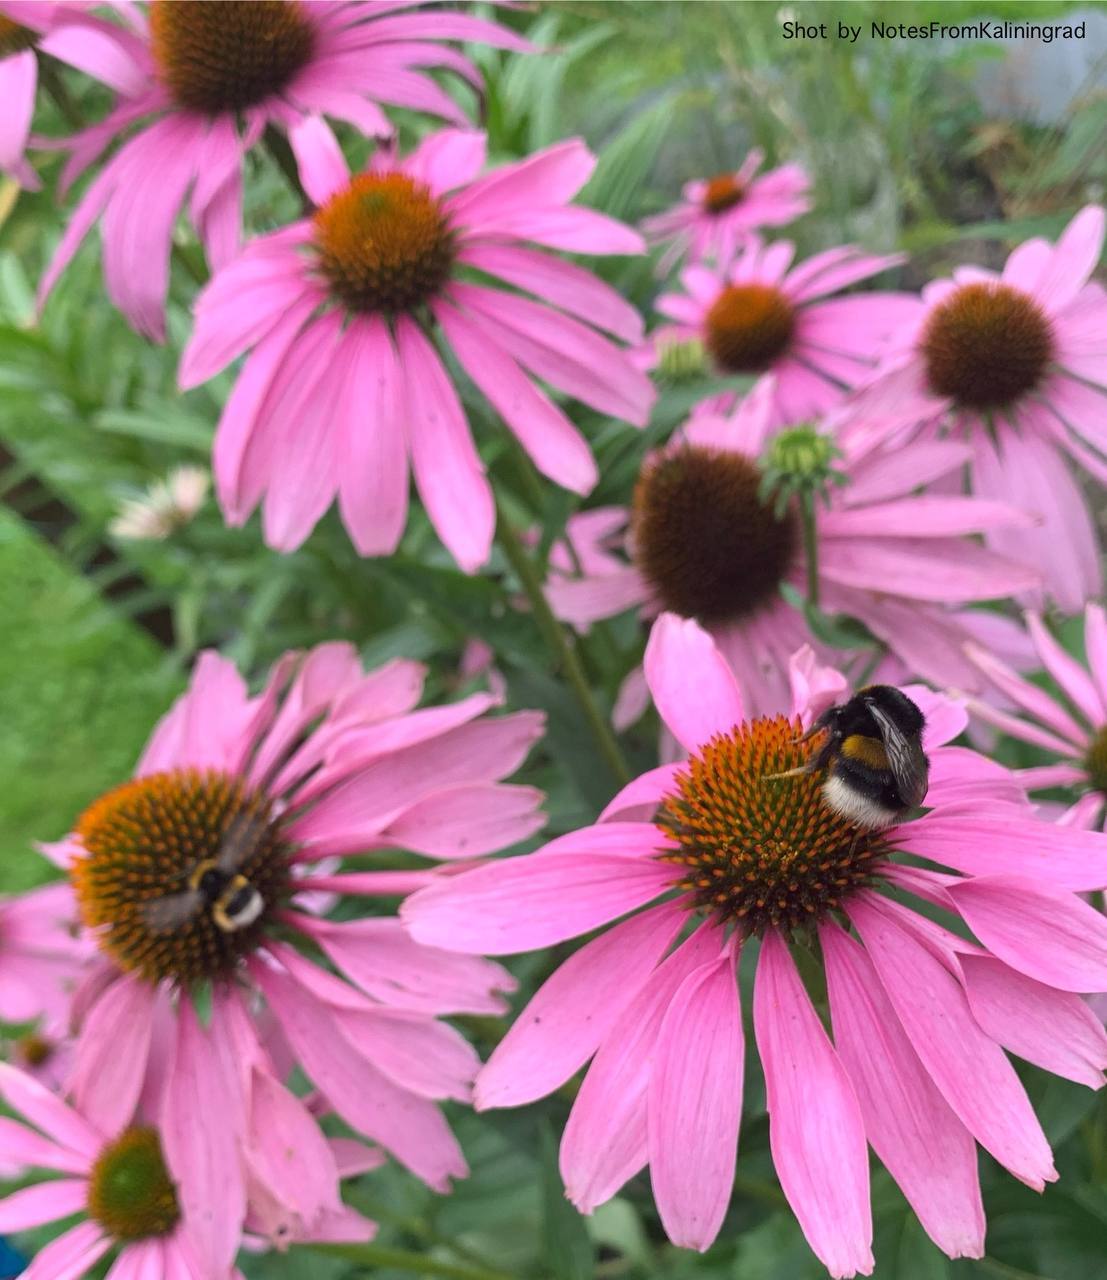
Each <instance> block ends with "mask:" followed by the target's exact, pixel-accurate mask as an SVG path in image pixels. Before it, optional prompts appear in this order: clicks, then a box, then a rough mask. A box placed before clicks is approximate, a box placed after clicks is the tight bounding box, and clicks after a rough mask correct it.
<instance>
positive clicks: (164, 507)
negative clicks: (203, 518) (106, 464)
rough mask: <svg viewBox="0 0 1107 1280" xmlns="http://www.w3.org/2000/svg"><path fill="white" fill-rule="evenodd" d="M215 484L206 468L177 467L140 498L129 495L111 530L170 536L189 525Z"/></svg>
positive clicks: (118, 534) (120, 535)
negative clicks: (210, 487)
mask: <svg viewBox="0 0 1107 1280" xmlns="http://www.w3.org/2000/svg"><path fill="white" fill-rule="evenodd" d="M210 483H211V480H210V477H209V476H208V473H207V471H205V470H204V468H203V467H174V469H173V470H172V471H171V472H170V473H169V474H168V475H167V476H166V477H165V479H164V480H157V481H155V482H154V483H153V484H152V485H151V486H150V487H149V489H147V491H146V492H145V493H144V494H143V495H142V497H140V498H128V499H127V501H126V502H124V503H123V505H122V506H121V507H120V509H119V514H118V515H117V516H115V518H114V519H113V520H112V522H111V524H110V525H109V526H108V529H109V531H110V532H111V533H113V534H115V536H116V537H117V538H156V539H162V538H168V537H169V536H170V535H171V534H173V533H175V532H176V531H177V530H178V529H180V528H182V527H183V526H184V525H186V524H188V523H189V521H190V520H191V519H192V518H193V517H194V516H195V514H196V512H197V511H199V510H200V507H201V505H202V503H203V501H204V498H205V497H206V496H207V492H208V486H209V484H210Z"/></svg>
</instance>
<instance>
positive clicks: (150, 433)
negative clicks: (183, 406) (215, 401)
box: [92, 404, 212, 457]
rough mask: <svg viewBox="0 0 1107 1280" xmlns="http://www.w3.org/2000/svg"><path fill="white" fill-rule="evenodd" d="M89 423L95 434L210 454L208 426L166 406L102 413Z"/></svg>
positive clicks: (105, 411) (159, 405)
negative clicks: (170, 445)
mask: <svg viewBox="0 0 1107 1280" xmlns="http://www.w3.org/2000/svg"><path fill="white" fill-rule="evenodd" d="M92 421H93V425H94V426H96V427H97V428H98V429H99V430H101V431H108V432H111V433H112V434H114V435H122V436H131V437H132V438H133V439H135V440H150V441H153V442H155V443H157V444H173V445H178V446H180V447H181V448H185V449H191V450H193V451H194V452H196V453H200V454H203V455H204V456H205V457H207V455H208V454H209V453H210V452H211V434H212V430H211V424H210V423H207V422H204V421H203V419H200V418H194V417H193V416H192V415H191V414H186V413H181V412H180V410H175V409H171V408H170V407H169V406H168V405H166V404H158V405H156V406H154V407H151V408H150V409H105V410H104V411H103V412H101V413H98V414H96V415H95V416H94V417H93V420H92Z"/></svg>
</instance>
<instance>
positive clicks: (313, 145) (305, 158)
mask: <svg viewBox="0 0 1107 1280" xmlns="http://www.w3.org/2000/svg"><path fill="white" fill-rule="evenodd" d="M288 140H289V142H290V143H291V144H292V151H293V154H294V155H295V157H296V167H297V168H298V169H299V171H300V181H301V182H302V183H303V184H304V190H305V191H306V192H307V193H308V195H309V196H310V197H311V199H312V201H313V202H314V203H315V204H316V205H321V204H325V203H326V202H327V201H328V200H329V199H330V197H331V196H333V195H334V193H335V192H336V191H340V190H341V189H342V188H343V187H344V186H346V184H347V183H348V182H349V181H350V170H349V167H348V166H347V164H346V159H345V157H344V156H343V154H342V148H341V147H340V146H339V145H338V139H337V138H336V137H335V136H334V134H333V133H332V132H331V129H330V126H329V125H328V124H327V123H326V121H324V120H323V119H322V118H321V117H320V116H305V117H304V118H303V119H302V120H298V121H296V123H295V124H293V125H292V127H291V128H290V129H289V130H288Z"/></svg>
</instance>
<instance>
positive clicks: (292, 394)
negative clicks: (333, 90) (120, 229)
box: [180, 121, 653, 570]
mask: <svg viewBox="0 0 1107 1280" xmlns="http://www.w3.org/2000/svg"><path fill="white" fill-rule="evenodd" d="M309 123H312V124H313V125H314V127H313V128H310V129H309V128H307V127H305V128H304V129H302V130H300V131H299V133H297V134H295V135H294V137H293V142H294V144H295V145H296V146H297V147H298V148H299V151H300V157H301V170H302V172H303V174H304V180H305V185H306V186H307V189H308V193H309V194H310V195H311V197H312V199H313V200H315V201H316V202H317V204H318V206H319V207H318V209H317V211H316V213H315V214H314V216H313V217H311V218H310V219H306V220H304V221H302V222H297V223H295V224H293V225H292V226H289V227H286V228H285V229H284V230H282V231H277V232H274V233H273V234H271V235H267V236H262V237H260V238H258V239H257V240H255V241H253V242H252V243H251V244H250V245H249V246H248V247H247V248H246V250H245V251H244V252H243V253H242V254H241V256H240V257H239V258H238V259H237V260H236V261H235V262H233V263H232V264H231V265H230V266H229V267H226V268H225V269H224V270H223V271H220V272H219V273H218V274H217V275H216V276H215V278H214V280H213V281H212V282H211V283H210V284H209V285H208V286H207V288H206V289H205V290H204V291H203V292H202V293H201V295H200V297H199V300H198V302H197V304H196V329H195V332H194V334H193V337H192V340H191V341H190V343H189V345H188V347H187V348H186V350H185V353H184V357H183V359H182V364H181V372H180V380H181V385H182V386H184V387H191V386H195V385H196V384H197V383H200V382H203V381H205V380H206V379H207V378H210V377H212V375H213V374H215V373H217V372H218V371H219V370H220V369H221V368H223V366H224V365H226V364H228V363H229V362H230V361H231V360H233V359H234V358H235V357H236V356H238V355H240V354H241V353H242V352H244V351H250V355H249V358H248V359H247V361H246V363H245V365H244V366H243V368H242V372H241V373H240V375H239V378H238V382H237V384H236V386H235V389H234V390H233V392H232V393H231V396H230V398H229V399H228V401H227V404H226V407H225V408H224V411H223V416H222V418H221V420H220V423H219V428H218V432H217V435H216V441H215V482H216V490H217V492H218V495H219V500H220V503H221V504H222V507H223V510H224V512H225V514H226V516H227V518H228V519H229V520H230V521H231V522H232V523H234V524H241V523H243V522H244V521H245V520H246V519H247V517H248V516H249V515H250V513H251V511H253V509H254V508H255V507H256V506H257V504H258V503H259V501H262V500H263V498H264V502H263V509H262V527H263V530H264V534H265V539H266V541H267V542H268V543H269V545H270V546H273V547H276V548H278V549H279V550H291V549H293V548H295V547H297V546H299V545H300V543H302V542H303V540H304V539H305V538H306V537H307V535H308V534H309V533H310V531H311V530H312V528H313V527H314V526H315V524H316V522H317V521H318V520H319V518H320V517H321V516H322V514H323V513H324V512H325V511H326V509H327V508H328V507H329V506H330V505H331V502H332V501H333V500H334V498H335V497H336V496H337V498H338V507H339V512H340V514H341V516H342V520H343V523H344V524H345V526H346V528H347V530H348V531H349V534H350V537H351V538H352V539H353V542H354V545H355V546H356V547H357V549H358V550H359V551H360V552H361V553H362V554H363V555H387V554H389V553H390V552H392V551H394V550H395V548H396V546H397V544H398V542H399V540H400V536H401V534H402V533H403V530H404V525H405V522H406V518H407V499H408V467H409V462H410V467H411V469H412V470H413V471H414V473H415V483H416V486H417V488H418V490H419V495H420V497H421V498H422V500H423V505H424V506H425V508H426V510H427V514H428V515H429V516H430V520H431V523H432V524H433V525H434V527H435V529H436V530H437V531H438V534H439V536H440V537H441V538H442V541H443V542H444V543H445V544H446V546H447V548H448V549H449V550H450V552H451V553H452V554H453V556H454V558H455V559H456V560H457V562H458V564H459V565H461V566H462V568H464V569H466V570H473V569H476V568H477V567H478V566H479V565H481V564H483V563H484V561H485V560H486V559H487V557H488V553H489V549H490V546H491V542H492V534H493V528H494V525H495V510H494V504H493V498H492V490H491V487H490V485H489V483H488V480H487V478H486V477H485V474H484V465H483V463H482V462H481V459H480V457H479V455H478V453H477V451H476V448H475V446H474V444H473V438H472V435H471V433H470V430H469V423H468V420H467V418H466V415H465V412H464V410H463V409H462V406H461V401H460V399H459V398H458V393H457V390H456V389H455V387H454V384H453V381H452V379H451V376H450V374H449V373H448V372H447V369H446V366H445V364H444V363H443V359H442V355H441V353H440V352H439V350H438V347H437V346H436V343H435V341H434V340H433V338H432V337H431V336H430V335H431V333H433V334H435V335H437V337H439V338H440V339H441V341H442V343H443V344H444V345H445V346H446V347H447V348H449V350H450V351H451V352H452V354H453V355H454V356H455V357H456V358H457V361H458V363H459V364H460V366H461V368H462V370H463V371H464V372H465V373H466V374H467V375H468V377H469V378H470V379H471V380H472V382H473V383H475V385H476V387H477V389H478V390H479V391H480V392H481V394H482V395H483V396H484V397H485V399H486V400H488V401H489V403H490V404H491V405H492V408H493V409H494V410H495V411H496V412H497V413H498V414H500V415H501V416H502V417H503V419H504V421H505V422H506V424H507V426H508V427H509V429H510V430H511V431H513V432H514V433H515V435H516V436H517V437H518V439H519V442H520V443H521V444H522V446H523V448H524V449H526V451H527V452H528V453H529V454H530V456H531V457H532V458H533V460H534V463H535V465H536V466H537V467H538V469H539V470H540V471H541V472H542V473H543V474H544V475H546V476H548V477H549V478H550V479H551V480H553V481H555V482H556V483H557V484H561V485H564V486H565V487H566V488H568V489H572V490H573V491H574V492H577V493H587V492H588V491H589V490H590V489H591V488H592V486H593V485H594V484H595V482H596V466H595V462H594V461H593V459H592V454H591V451H590V449H589V446H588V444H587V442H586V440H585V439H584V437H583V436H582V435H581V434H580V432H579V431H578V430H577V428H576V427H575V426H574V425H573V424H572V423H571V422H570V420H569V418H568V417H567V416H566V414H565V413H564V412H563V411H562V409H561V408H560V407H559V406H558V405H556V404H555V403H554V402H553V400H552V399H551V398H550V397H549V396H548V395H547V394H546V392H545V391H544V390H542V389H541V388H540V387H539V386H538V385H537V383H536V381H535V379H541V380H542V381H543V382H546V383H548V384H549V385H550V386H552V387H554V388H556V389H557V390H558V391H561V392H564V393H565V394H566V395H569V396H572V397H574V398H575V399H578V400H580V401H582V402H583V403H585V404H587V405H590V406H591V407H593V408H594V409H597V410H599V411H600V412H602V413H608V414H611V415H613V416H614V417H617V418H622V419H625V420H626V421H628V422H632V423H634V424H635V425H637V426H641V425H643V424H644V422H645V421H646V418H647V416H648V413H649V407H650V404H651V403H652V400H653V389H652V387H651V385H650V381H649V379H648V378H647V377H646V376H645V375H644V374H643V373H641V372H640V371H639V370H637V369H635V368H633V367H632V365H631V364H630V362H629V359H628V357H627V356H626V354H625V353H624V351H623V350H622V349H620V347H618V346H617V345H616V344H615V343H614V342H612V341H611V339H610V338H608V337H605V336H604V334H603V333H601V332H600V331H601V330H606V331H607V332H608V333H610V334H612V335H614V336H615V337H616V338H622V339H625V340H627V341H634V340H635V339H636V337H637V336H638V335H639V333H640V326H641V321H640V319H639V316H638V313H637V312H636V311H635V310H634V308H633V307H631V306H630V305H629V304H628V303H626V302H624V301H623V299H622V298H621V297H620V296H619V295H618V294H617V293H616V292H615V291H614V290H613V289H611V288H609V287H608V286H607V285H605V284H603V283H602V282H601V281H600V280H598V279H597V278H596V277H595V276H593V275H591V274H589V273H588V272H587V271H585V270H584V269H583V268H581V267H579V266H575V265H572V264H570V263H568V262H564V261H561V260H560V259H558V258H556V257H552V256H551V255H549V254H547V253H545V252H543V249H560V250H568V251H571V252H574V253H605V254H606V253H637V252H639V251H640V249H641V241H640V239H639V237H638V235H637V234H636V233H635V232H633V231H630V230H629V229H628V228H626V227H624V226H623V225H622V224H621V223H618V222H614V221H612V220H611V219H610V218H606V217H604V216H603V215H602V214H599V213H595V212H593V211H592V210H591V209H585V208H577V207H574V206H572V205H571V204H570V203H569V202H570V201H571V200H572V198H573V197H574V196H575V195H576V194H577V192H578V191H579V190H580V188H581V187H582V186H583V185H584V183H585V182H586V181H587V180H588V177H589V175H590V174H591V172H592V170H593V168H594V166H595V158H594V157H593V156H592V154H591V153H590V152H589V151H588V149H587V148H586V147H585V146H584V145H583V143H581V142H579V141H570V142H565V143H560V144H558V145H557V146H553V147H549V148H547V149H546V150H545V151H540V152H537V153H536V154H534V155H532V156H528V157H527V159H525V160H520V161H518V162H516V163H515V164H509V165H504V166H502V167H501V168H499V169H496V170H494V171H493V172H491V173H489V174H486V175H485V176H483V177H480V176H478V175H479V174H480V171H481V169H482V168H483V166H484V158H485V136H484V134H482V133H476V132H462V131H459V130H452V129H450V130H443V131H442V132H439V133H435V134H431V135H430V136H428V137H427V138H424V140H423V141H422V142H421V143H420V144H419V146H418V147H416V149H415V150H414V151H413V152H412V153H411V154H410V155H409V156H407V157H406V158H401V157H400V156H399V155H397V154H395V153H393V152H391V151H379V152H377V153H375V155H374V156H373V158H372V160H371V162H370V168H369V169H368V170H367V171H366V172H364V173H359V174H355V175H354V176H353V177H351V176H350V174H349V172H348V170H347V168H346V163H345V161H344V160H343V158H342V154H341V152H340V151H339V149H338V146H337V143H336V142H335V140H334V137H333V135H331V133H330V131H329V130H328V129H327V128H326V126H325V125H324V124H323V123H322V122H321V121H314V122H309ZM533 246H541V247H540V248H536V247H533ZM474 271H476V272H479V273H480V274H481V277H482V278H488V277H491V278H492V279H494V280H495V281H496V283H497V285H499V286H503V285H506V286H510V288H511V290H512V291H511V292H508V290H507V289H505V288H503V287H497V288H492V287H490V286H489V285H488V284H487V283H480V282H479V280H478V279H477V278H476V277H474V276H473V272H474ZM519 291H522V292H519ZM527 294H533V295H535V296H534V297H530V296H525V295H527ZM536 298H537V299H538V300H537V301H536V300H535V299H536Z"/></svg>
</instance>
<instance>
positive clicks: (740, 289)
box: [704, 284, 796, 373]
mask: <svg viewBox="0 0 1107 1280" xmlns="http://www.w3.org/2000/svg"><path fill="white" fill-rule="evenodd" d="M795 324H796V313H795V309H794V308H793V306H792V304H791V303H790V302H789V301H788V299H787V298H786V297H785V296H784V294H783V293H782V292H781V291H780V290H779V289H777V288H774V287H773V286H772V285H767V284H732V285H728V286H727V287H726V288H725V289H724V290H723V291H722V293H720V294H719V296H718V297H717V298H716V299H715V301H714V302H713V303H712V304H711V309H710V310H709V311H708V313H707V320H706V332H705V334H704V342H705V344H706V346H707V349H708V351H710V352H711V354H712V355H713V356H714V357H715V362H716V364H718V366H719V368H720V369H722V370H723V372H724V373H763V372H764V371H765V370H766V369H767V368H769V366H770V365H771V364H772V363H773V361H774V360H776V359H777V358H778V357H779V356H781V355H783V354H784V352H785V351H786V350H787V349H788V344H789V343H790V342H791V340H792V331H793V330H794V329H795Z"/></svg>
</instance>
